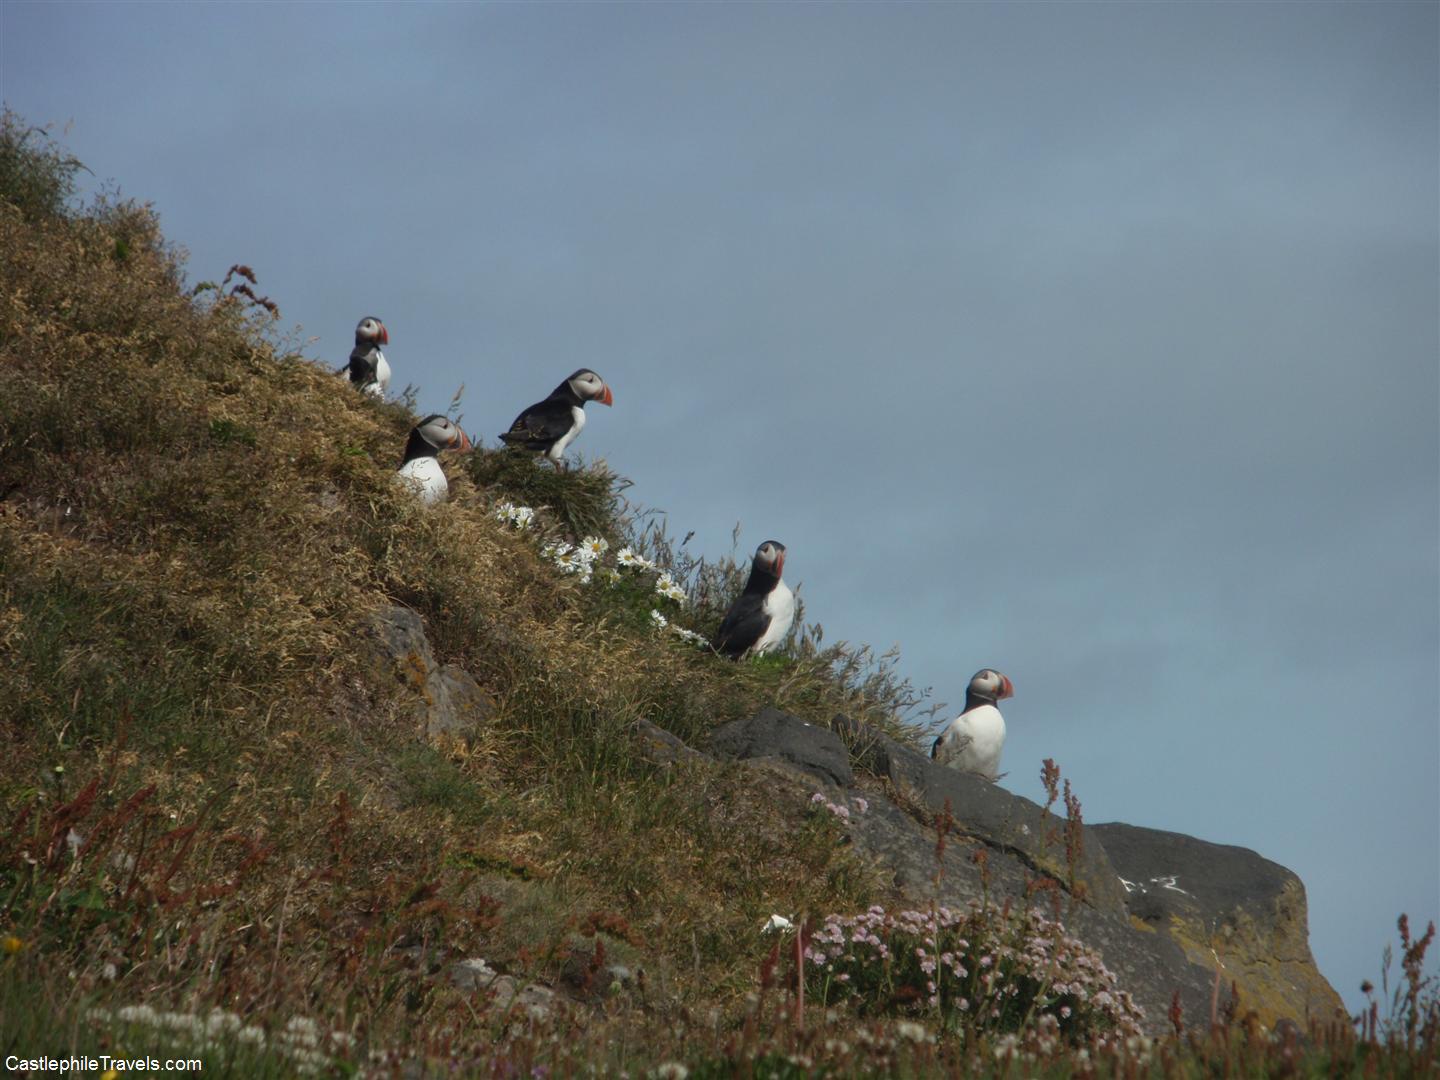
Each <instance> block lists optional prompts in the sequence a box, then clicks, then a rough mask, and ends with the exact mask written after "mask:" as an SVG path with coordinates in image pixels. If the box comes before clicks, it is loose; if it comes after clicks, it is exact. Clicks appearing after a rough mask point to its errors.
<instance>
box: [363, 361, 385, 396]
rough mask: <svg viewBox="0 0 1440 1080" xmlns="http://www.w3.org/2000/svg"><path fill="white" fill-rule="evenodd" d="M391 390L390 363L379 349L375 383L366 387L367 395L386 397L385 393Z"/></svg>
mask: <svg viewBox="0 0 1440 1080" xmlns="http://www.w3.org/2000/svg"><path fill="white" fill-rule="evenodd" d="M389 389H390V361H388V360H386V359H385V354H384V353H383V352H381V351H380V350H379V349H376V350H375V381H374V382H373V383H370V384H368V385H367V386H366V387H365V392H366V393H367V394H374V395H375V396H376V397H384V396H385V391H387V390H389Z"/></svg>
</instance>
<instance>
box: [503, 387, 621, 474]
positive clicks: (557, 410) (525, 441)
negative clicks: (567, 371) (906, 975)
mask: <svg viewBox="0 0 1440 1080" xmlns="http://www.w3.org/2000/svg"><path fill="white" fill-rule="evenodd" d="M587 401H598V402H600V404H601V405H613V404H615V397H614V395H613V394H611V393H610V387H608V386H606V385H605V380H604V379H602V378H600V376H599V375H596V374H595V372H593V371H591V370H590V369H589V368H581V369H580V370H579V371H577V372H575V374H574V375H571V376H570V377H569V378H568V379H566V380H565V381H564V382H562V383H561V384H560V385H559V386H557V387H556V388H555V389H554V390H552V391H551V392H550V396H549V397H547V398H546V399H545V400H544V401H537V402H536V403H535V404H534V405H531V406H530V407H529V408H528V409H526V410H525V411H524V412H522V413H521V414H520V415H519V416H517V417H516V418H515V422H514V423H513V424H511V425H510V430H509V431H507V432H505V433H504V434H502V435H501V436H500V438H501V439H502V440H503V441H505V442H506V443H508V444H509V445H511V446H519V447H522V448H524V449H526V450H535V451H538V452H539V453H543V454H544V455H545V456H546V457H547V458H549V459H550V460H551V461H553V462H554V463H555V467H556V468H559V467H560V459H561V458H562V457H563V456H564V454H565V448H566V447H567V446H569V445H570V444H571V443H572V442H574V441H575V436H577V435H579V434H580V429H581V428H583V427H584V426H585V403H586V402H587Z"/></svg>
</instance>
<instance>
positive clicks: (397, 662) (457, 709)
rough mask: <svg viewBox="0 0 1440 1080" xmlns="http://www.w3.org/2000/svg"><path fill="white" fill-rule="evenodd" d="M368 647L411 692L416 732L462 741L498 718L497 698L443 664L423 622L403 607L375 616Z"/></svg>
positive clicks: (453, 666) (367, 636) (392, 606)
mask: <svg viewBox="0 0 1440 1080" xmlns="http://www.w3.org/2000/svg"><path fill="white" fill-rule="evenodd" d="M365 642H366V645H367V646H368V648H369V650H370V651H371V653H372V654H373V655H374V657H375V659H376V660H377V661H378V666H379V667H381V668H383V669H388V670H390V671H392V672H393V673H394V675H395V676H396V678H398V679H399V680H400V682H401V683H403V684H404V685H405V686H406V687H408V688H409V689H410V691H411V694H410V708H411V709H412V710H413V713H414V716H415V723H416V726H417V728H418V729H419V730H420V731H421V732H423V733H424V735H425V736H426V737H427V738H429V739H432V740H434V739H439V738H441V737H448V738H454V739H461V740H464V739H466V738H469V737H470V735H471V734H473V733H474V732H475V731H476V730H478V729H479V727H480V726H481V725H482V724H484V723H485V722H486V721H487V720H488V719H489V718H490V717H492V716H493V715H494V713H495V699H494V698H492V697H491V696H490V695H489V694H488V693H487V692H486V691H485V690H484V689H483V688H482V687H481V686H480V684H479V683H477V682H476V681H475V679H474V678H473V677H472V676H471V675H470V673H469V672H468V671H466V670H465V669H464V668H462V667H460V666H459V665H457V664H440V663H437V662H436V660H435V651H434V649H432V648H431V647H430V639H429V638H427V637H426V636H425V622H424V620H423V619H421V618H420V616H419V615H418V614H417V613H416V612H414V611H411V610H410V609H409V608H407V607H403V606H401V605H400V604H389V605H386V606H385V607H382V608H380V609H378V610H377V611H375V613H374V614H373V615H372V616H371V618H370V622H369V625H368V626H367V627H366V630H365Z"/></svg>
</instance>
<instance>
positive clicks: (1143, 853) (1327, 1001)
mask: <svg viewBox="0 0 1440 1080" xmlns="http://www.w3.org/2000/svg"><path fill="white" fill-rule="evenodd" d="M1089 831H1090V832H1091V833H1092V834H1094V835H1095V836H1097V837H1099V839H1100V841H1101V842H1102V843H1103V844H1104V845H1105V849H1106V851H1108V852H1109V854H1110V858H1111V860H1112V861H1113V862H1114V864H1115V868H1116V869H1117V870H1119V871H1120V877H1121V879H1122V883H1123V885H1124V888H1125V890H1126V907H1127V908H1128V909H1129V912H1130V914H1131V915H1132V916H1133V917H1134V918H1135V919H1136V920H1137V921H1139V922H1141V923H1143V924H1144V925H1146V926H1149V927H1153V928H1154V930H1155V931H1156V933H1157V934H1160V935H1163V936H1165V937H1168V938H1170V939H1171V940H1172V941H1174V942H1175V944H1176V945H1178V946H1179V947H1180V948H1181V949H1183V950H1184V952H1185V955H1186V956H1188V957H1189V958H1190V959H1191V960H1192V961H1194V962H1195V963H1197V964H1200V965H1201V966H1203V967H1206V968H1209V969H1211V970H1212V971H1218V972H1219V974H1220V978H1221V983H1222V986H1223V987H1224V992H1227V993H1228V990H1229V988H1230V985H1231V983H1232V982H1233V983H1234V984H1235V986H1236V988H1237V989H1238V990H1239V994H1240V1003H1239V1009H1240V1011H1241V1012H1242V1013H1244V1012H1247V1011H1250V1010H1254V1011H1255V1012H1256V1013H1257V1014H1258V1015H1259V1017H1260V1020H1261V1022H1262V1023H1265V1024H1270V1025H1274V1024H1275V1023H1277V1022H1278V1021H1280V1020H1282V1019H1291V1020H1298V1021H1300V1022H1301V1023H1302V1025H1303V1023H1304V1021H1305V1020H1306V1019H1307V1018H1309V1017H1313V1018H1315V1019H1318V1020H1328V1019H1330V1018H1331V1017H1333V1016H1334V1015H1335V1013H1336V1012H1337V1011H1341V1012H1343V1011H1344V1003H1343V1002H1342V1001H1341V999H1340V995H1338V994H1337V993H1336V992H1335V989H1334V988H1333V987H1332V986H1331V985H1330V984H1329V983H1328V982H1327V981H1326V980H1325V978H1324V977H1323V976H1322V975H1321V974H1320V972H1319V970H1318V969H1317V968H1316V967H1315V958H1314V957H1313V956H1312V955H1311V954H1310V943H1309V931H1308V925H1307V913H1306V906H1305V886H1304V884H1302V883H1301V881H1300V879H1299V878H1298V877H1296V876H1295V875H1294V874H1292V873H1291V872H1290V871H1289V870H1286V869H1285V868H1284V867H1283V866H1280V865H1279V864H1278V863H1273V862H1271V861H1270V860H1269V859H1265V858H1261V857H1260V856H1259V855H1257V854H1255V852H1253V851H1250V850H1249V849H1248V848H1242V847H1232V846H1229V845H1226V844H1211V843H1208V842H1207V841H1204V840H1197V839H1195V838H1194V837H1193V836H1185V835H1183V834H1181V833H1172V832H1162V831H1161V830H1159V829H1142V828H1139V827H1137V826H1135V825H1123V824H1120V823H1118V822H1116V823H1113V824H1109V825H1095V826H1093V827H1091V829H1090V830H1089Z"/></svg>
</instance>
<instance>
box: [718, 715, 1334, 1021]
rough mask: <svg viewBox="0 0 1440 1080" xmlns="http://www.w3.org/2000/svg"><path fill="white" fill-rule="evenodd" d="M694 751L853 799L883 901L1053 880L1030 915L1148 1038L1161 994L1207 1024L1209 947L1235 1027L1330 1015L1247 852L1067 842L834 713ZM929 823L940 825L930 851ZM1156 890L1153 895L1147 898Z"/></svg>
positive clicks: (1292, 892) (1137, 841) (1160, 1012)
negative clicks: (1101, 978)
mask: <svg viewBox="0 0 1440 1080" xmlns="http://www.w3.org/2000/svg"><path fill="white" fill-rule="evenodd" d="M842 748H843V749H848V754H846V755H845V756H846V758H847V759H848V760H847V761H845V762H844V763H843V767H842V765H841V763H840V762H839V761H838V755H837V750H838V749H842ZM710 749H711V751H712V752H713V753H715V754H716V755H717V756H720V757H724V758H730V759H735V760H745V761H750V762H753V763H755V764H757V765H762V766H764V767H765V768H767V769H768V770H770V771H771V772H777V773H782V772H788V773H789V775H790V777H791V782H790V784H789V785H788V787H789V788H792V789H796V790H797V791H805V790H807V789H813V788H814V787H816V786H817V784H818V785H820V786H823V787H825V788H827V789H831V790H832V792H833V797H834V798H835V799H836V800H837V801H838V800H846V799H848V800H849V801H850V803H851V805H854V796H856V795H863V796H864V797H865V798H866V801H867V802H868V804H869V808H868V809H867V810H866V811H865V812H864V813H855V814H852V816H851V818H850V820H849V822H848V824H847V829H848V832H849V837H850V840H851V842H852V843H853V844H854V845H855V848H856V850H857V851H858V852H860V853H861V854H862V855H864V856H865V857H866V858H868V859H870V860H871V861H872V862H873V864H874V865H875V866H876V867H877V868H878V869H880V870H881V871H882V872H883V873H884V875H885V876H886V877H887V878H888V879H889V880H890V881H891V883H892V885H893V887H894V889H895V897H894V899H893V902H895V903H900V904H904V905H910V906H915V907H922V908H923V907H927V906H928V905H929V904H931V903H932V902H933V903H936V904H940V905H944V906H949V907H963V906H964V905H965V904H967V903H969V902H970V901H972V900H974V901H978V900H980V899H982V897H984V898H988V899H989V900H991V901H992V902H1001V901H1003V900H1004V899H1006V898H1009V899H1011V900H1013V901H1017V902H1020V901H1023V900H1024V898H1025V897H1026V894H1027V890H1028V891H1032V892H1033V886H1034V883H1035V882H1037V881H1039V880H1041V879H1049V880H1050V881H1052V882H1054V883H1055V887H1054V888H1051V889H1049V890H1048V893H1049V895H1050V896H1051V897H1053V899H1051V900H1046V899H1044V898H1043V895H1042V898H1041V899H1040V900H1037V901H1035V902H1038V903H1044V904H1047V905H1049V904H1053V905H1054V907H1055V909H1056V910H1055V912H1054V913H1055V914H1058V916H1059V917H1060V919H1061V921H1062V922H1064V924H1065V926H1066V929H1067V930H1068V931H1069V932H1070V933H1071V934H1073V935H1075V936H1076V937H1078V938H1079V939H1080V940H1082V941H1084V942H1085V943H1086V944H1088V945H1089V946H1091V947H1092V948H1094V949H1096V950H1097V951H1098V952H1099V953H1100V954H1101V956H1103V957H1104V960H1105V963H1106V966H1108V967H1109V968H1110V969H1111V970H1112V971H1114V972H1115V973H1116V975H1117V976H1118V977H1119V979H1120V985H1121V986H1122V987H1123V988H1124V989H1126V990H1128V991H1129V992H1130V993H1131V995H1132V996H1133V997H1134V999H1135V1001H1136V1003H1137V1004H1139V1005H1140V1006H1141V1007H1142V1008H1143V1009H1144V1010H1145V1013H1146V1018H1147V1019H1146V1024H1147V1027H1148V1028H1149V1029H1151V1030H1152V1031H1154V1032H1157V1033H1158V1032H1161V1031H1163V1030H1166V1029H1168V1019H1167V1017H1168V1013H1169V1010H1170V1005H1171V1001H1172V999H1173V998H1174V997H1175V995H1177V994H1178V995H1179V1000H1180V1005H1181V1008H1182V1010H1183V1014H1184V1017H1185V1021H1186V1023H1187V1024H1191V1025H1195V1024H1204V1023H1207V1022H1208V1021H1209V1018H1210V1011H1211V1007H1212V1001H1213V1000H1214V996H1215V993H1216V985H1217V984H1216V980H1215V963H1214V960H1213V958H1211V957H1210V956H1209V953H1208V950H1209V948H1210V947H1211V944H1210V943H1211V942H1212V940H1214V939H1215V938H1216V935H1219V936H1220V938H1223V940H1224V942H1225V947H1226V953H1225V960H1224V963H1225V967H1224V970H1223V972H1222V980H1223V984H1222V989H1223V992H1222V994H1221V1001H1222V1003H1223V1002H1224V1001H1225V1000H1227V999H1228V996H1229V987H1230V982H1231V981H1232V980H1233V981H1234V982H1235V984H1236V986H1237V988H1238V991H1239V995H1240V1009H1241V1012H1242V1014H1243V1012H1244V1011H1248V1010H1249V1009H1252V1008H1253V1009H1255V1010H1256V1011H1257V1012H1258V1013H1259V1015H1260V1018H1261V1020H1262V1022H1266V1023H1271V1024H1273V1023H1275V1022H1276V1021H1278V1020H1279V1019H1281V1018H1285V1017H1288V1018H1292V1019H1296V1020H1300V1021H1304V1020H1305V1019H1306V1017H1307V1016H1316V1017H1319V1018H1328V1017H1329V1016H1330V1015H1332V1013H1331V1010H1332V1009H1334V1008H1338V1007H1340V999H1339V997H1338V995H1336V994H1335V992H1334V990H1333V989H1331V988H1330V986H1329V984H1328V983H1327V982H1326V981H1325V979H1324V977H1323V976H1321V974H1320V972H1319V971H1318V970H1317V969H1316V968H1315V965H1314V961H1313V960H1312V959H1311V957H1310V952H1309V948H1308V945H1307V944H1306V932H1307V931H1306V926H1305V912H1304V890H1303V887H1301V886H1300V883H1299V880H1298V879H1297V878H1295V876H1294V875H1293V874H1291V873H1290V872H1289V871H1287V870H1285V869H1284V868H1283V867H1279V866H1276V865H1275V864H1274V863H1269V862H1267V861H1266V860H1263V859H1261V858H1260V857H1259V856H1257V855H1254V854H1253V853H1251V852H1246V851H1244V850H1243V849H1239V848H1222V847H1221V846H1219V845H1215V844H1207V843H1205V842H1204V841H1201V840H1194V839H1192V838H1190V837H1182V836H1178V835H1176V834H1171V833H1160V832H1156V831H1154V830H1149V829H1136V828H1133V827H1132V826H1128V825H1106V826H1100V827H1098V828H1095V827H1084V828H1082V829H1078V830H1075V829H1072V830H1068V831H1067V830H1066V828H1065V824H1066V823H1065V821H1064V820H1063V818H1058V817H1057V816H1055V815H1054V814H1051V813H1047V812H1046V810H1045V808H1044V807H1041V806H1038V805H1036V804H1035V803H1033V802H1031V801H1029V800H1028V799H1023V798H1020V797H1019V796H1016V795H1012V794H1010V793H1009V792H1008V791H1006V790H1005V789H1003V788H1001V787H998V786H997V785H995V784H992V783H990V782H989V781H986V780H984V779H981V778H979V777H975V776H970V775H967V774H964V773H960V772H957V771H955V770H953V769H948V768H945V767H943V766H939V765H936V764H935V763H934V762H932V761H930V759H929V758H928V757H926V756H925V755H923V754H921V753H918V752H917V751H915V750H913V749H911V748H910V747H907V746H903V745H901V744H900V743H897V742H896V741H894V740H893V739H890V738H888V737H887V736H885V735H883V734H881V733H880V732H877V731H874V730H873V729H870V728H868V727H866V726H865V725H862V724H857V723H855V722H853V721H850V720H848V719H847V718H845V717H843V716H837V717H836V718H835V720H834V722H833V730H826V729H824V728H819V727H815V726H813V725H809V724H805V723H803V722H802V721H800V720H798V719H796V718H795V717H791V716H786V715H785V714H783V713H780V712H778V711H777V710H774V709H766V710H764V711H763V712H762V713H760V714H759V715H757V716H756V717H754V718H752V719H750V720H744V721H738V722H736V723H732V724H727V725H725V726H724V727H722V728H719V729H717V731H716V732H715V734H714V736H713V737H712V740H711V744H710ZM853 770H859V772H860V773H861V774H862V775H861V776H860V777H859V778H857V777H856V775H855V772H854V771H853ZM776 782H777V784H782V785H783V782H784V777H783V776H779V775H777V778H776ZM876 788H879V789H881V793H879V794H877V792H876V790H875V789H876ZM947 814H948V819H946V818H945V815H947ZM942 819H944V820H948V821H950V822H951V824H950V825H948V826H946V827H945V829H944V831H945V832H946V834H947V835H946V842H945V843H944V844H938V843H937V840H938V838H939V832H940V828H939V827H938V826H937V822H938V821H940V820H942ZM1182 841H1183V842H1184V843H1183V844H1181V843H1180V842H1182ZM1112 844H1114V845H1115V851H1117V852H1119V853H1120V854H1119V855H1118V856H1117V855H1115V854H1113V853H1112V851H1111V846H1112ZM1180 851H1183V852H1185V853H1187V854H1186V856H1185V857H1184V858H1181V857H1179V856H1177V855H1176V854H1175V853H1176V852H1180ZM977 853H978V857H977ZM1236 853H1239V854H1236ZM1117 859H1118V860H1119V861H1117ZM1167 860H1168V861H1167ZM1151 868H1155V869H1154V873H1153V874H1152V873H1151V872H1150V871H1151ZM1168 875H1181V876H1182V877H1184V878H1186V879H1187V880H1188V878H1189V877H1190V876H1191V875H1200V876H1203V877H1205V878H1206V880H1207V884H1206V885H1205V886H1204V889H1203V890H1202V891H1197V892H1196V894H1195V896H1194V897H1190V898H1189V899H1186V900H1185V901H1184V902H1183V903H1181V902H1179V898H1180V894H1178V893H1177V894H1174V895H1175V899H1172V897H1171V896H1170V895H1169V893H1168V892H1167V891H1166V890H1165V889H1164V887H1163V885H1161V884H1159V883H1151V882H1150V878H1151V877H1155V878H1157V879H1158V878H1161V877H1165V876H1168ZM1142 882H1143V883H1146V884H1147V891H1146V892H1143V893H1142V892H1139V891H1137V886H1138V885H1139V884H1140V883H1142ZM1157 889H1158V890H1159V892H1160V893H1163V894H1165V895H1163V896H1160V897H1158V899H1157V898H1156V891H1155V890H1157ZM1192 901H1193V902H1192ZM1157 903H1158V904H1159V905H1161V906H1156V904H1157ZM1165 905H1168V906H1165ZM1048 913H1050V912H1048V911H1047V914H1048ZM1217 951H1218V950H1217Z"/></svg>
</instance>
